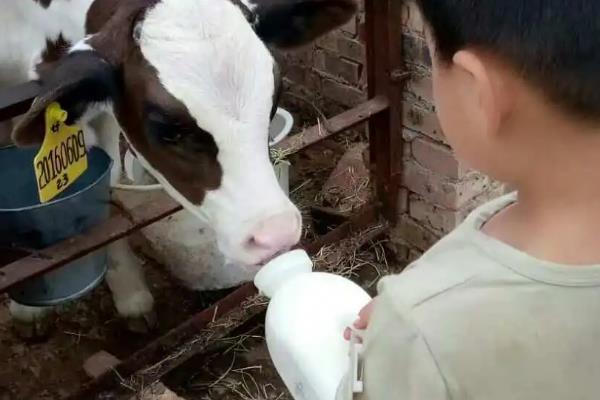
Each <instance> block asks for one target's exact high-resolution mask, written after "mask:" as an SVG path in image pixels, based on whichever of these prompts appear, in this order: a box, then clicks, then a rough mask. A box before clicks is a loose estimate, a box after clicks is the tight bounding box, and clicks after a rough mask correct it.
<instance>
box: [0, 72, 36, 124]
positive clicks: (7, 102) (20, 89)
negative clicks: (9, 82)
mask: <svg viewBox="0 0 600 400" xmlns="http://www.w3.org/2000/svg"><path fill="white" fill-rule="evenodd" d="M39 92H40V85H39V83H37V82H34V81H30V82H26V83H22V84H20V85H16V86H12V87H9V88H6V89H2V90H0V121H4V120H7V119H11V118H13V117H16V116H18V115H21V114H24V113H25V112H27V110H28V109H29V107H30V106H31V102H32V101H33V99H35V97H36V96H37V95H38V94H39Z"/></svg>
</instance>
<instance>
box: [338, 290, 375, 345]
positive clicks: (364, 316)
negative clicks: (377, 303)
mask: <svg viewBox="0 0 600 400" xmlns="http://www.w3.org/2000/svg"><path fill="white" fill-rule="evenodd" d="M372 310H373V300H371V301H370V302H369V304H367V305H366V306H364V307H363V309H362V310H360V312H359V313H358V319H357V320H356V321H354V324H352V325H353V326H354V328H356V329H360V330H363V329H367V326H368V325H369V320H370V319H371V312H372ZM351 332H352V331H351V330H350V328H346V330H345V331H344V339H346V340H350V334H351Z"/></svg>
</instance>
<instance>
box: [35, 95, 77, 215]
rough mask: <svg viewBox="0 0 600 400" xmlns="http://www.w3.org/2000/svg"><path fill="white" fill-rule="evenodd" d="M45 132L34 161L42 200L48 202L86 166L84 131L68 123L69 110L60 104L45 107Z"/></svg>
mask: <svg viewBox="0 0 600 400" xmlns="http://www.w3.org/2000/svg"><path fill="white" fill-rule="evenodd" d="M45 117H46V134H45V136H44V142H43V143H42V147H41V148H40V150H39V151H38V153H37V155H36V156H35V158H34V160H33V168H34V170H35V177H36V180H37V185H38V193H39V195H40V201H41V202H42V203H46V202H48V201H50V200H52V199H53V198H55V197H56V196H58V195H59V194H60V193H62V192H63V191H64V190H65V189H66V188H68V187H69V186H70V185H71V184H72V183H73V182H75V181H76V180H77V179H78V178H79V177H80V176H81V175H82V174H83V173H84V172H85V170H86V169H87V167H88V162H87V149H86V147H85V140H84V137H83V131H82V130H81V128H79V127H78V126H75V125H73V126H68V125H66V124H65V121H66V120H67V112H66V111H65V110H63V109H62V108H61V107H60V105H59V104H58V103H52V104H50V105H49V106H48V108H46V115H45Z"/></svg>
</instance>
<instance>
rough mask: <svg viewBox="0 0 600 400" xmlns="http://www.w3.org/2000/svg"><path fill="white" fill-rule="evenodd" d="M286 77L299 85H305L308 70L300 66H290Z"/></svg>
mask: <svg viewBox="0 0 600 400" xmlns="http://www.w3.org/2000/svg"><path fill="white" fill-rule="evenodd" d="M285 77H286V78H288V79H289V80H291V81H292V82H294V84H297V85H305V84H306V79H307V70H306V68H304V67H301V66H299V65H289V66H287V67H286V69H285Z"/></svg>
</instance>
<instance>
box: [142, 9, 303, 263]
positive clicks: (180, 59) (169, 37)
mask: <svg viewBox="0 0 600 400" xmlns="http://www.w3.org/2000/svg"><path fill="white" fill-rule="evenodd" d="M139 44H140V48H141V51H142V54H143V55H144V57H145V58H146V59H147V60H148V61H149V63H150V64H152V66H153V67H154V68H155V69H156V70H157V73H158V78H159V80H160V82H161V83H162V84H163V86H164V87H165V89H166V90H167V91H168V92H169V93H170V94H171V95H173V96H174V97H175V98H177V99H178V100H179V101H181V102H182V103H183V104H184V105H185V106H186V107H187V109H188V111H189V112H190V114H191V115H192V117H193V118H194V119H195V120H196V122H197V124H198V126H199V127H200V128H202V129H203V130H205V131H207V132H209V133H210V134H211V135H212V137H213V139H214V140H215V142H216V144H217V147H218V150H219V153H218V161H219V164H220V165H221V168H222V172H223V176H222V181H221V185H220V186H219V188H218V189H216V190H212V191H209V192H207V194H206V197H205V199H204V202H203V203H202V204H201V205H195V204H192V203H191V202H190V201H188V200H187V199H185V198H184V197H183V196H182V195H181V194H180V193H178V192H177V190H176V189H175V188H173V187H172V186H171V185H170V184H169V183H168V182H167V181H166V179H165V178H164V177H163V176H162V175H161V174H160V173H159V172H158V171H156V169H155V168H154V167H153V166H152V165H149V163H148V162H147V160H144V159H143V158H142V159H141V162H142V164H144V166H145V167H147V168H149V169H150V170H151V172H152V173H153V174H154V175H155V177H156V178H157V179H158V180H159V181H160V182H161V184H163V185H164V186H165V189H166V190H167V191H168V192H169V194H170V195H171V196H173V197H174V198H176V199H177V200H178V201H180V202H181V204H182V205H184V206H185V207H186V208H187V209H188V210H190V211H191V212H192V213H194V214H195V215H199V216H201V217H203V218H207V219H208V222H209V224H210V225H211V226H212V227H213V228H214V230H215V232H216V234H217V242H218V244H219V248H220V249H221V251H223V253H224V254H225V256H226V257H228V258H230V259H233V260H235V261H238V262H242V263H245V264H254V263H257V262H260V261H261V259H258V258H257V257H258V256H257V255H255V254H252V252H251V251H249V250H248V248H247V247H246V246H245V244H246V242H247V240H248V238H249V235H251V231H252V229H253V228H256V227H257V225H258V224H260V223H261V222H263V221H264V220H265V219H267V218H268V217H270V216H273V215H276V214H285V215H288V216H289V223H290V226H294V227H295V229H297V232H298V238H299V236H300V214H299V212H298V210H297V209H296V208H295V207H294V206H293V205H292V204H291V202H290V201H289V199H288V198H287V197H286V196H285V194H284V193H283V191H282V190H281V188H280V186H279V184H278V182H277V179H276V176H275V173H274V171H273V167H272V165H271V164H270V162H269V157H268V152H267V146H268V127H269V118H268V117H269V114H270V111H271V108H272V106H273V92H274V86H275V82H274V75H273V67H274V60H273V57H272V56H271V54H270V53H269V51H268V49H267V48H266V46H265V45H264V44H263V42H262V41H261V40H260V39H259V38H258V37H257V36H256V34H255V32H254V31H253V30H252V28H251V26H250V25H249V24H248V22H247V21H246V19H245V17H244V15H243V14H242V12H241V11H240V9H239V8H238V7H236V6H235V5H233V4H231V3H230V2H228V1H215V0H179V1H177V2H174V1H170V2H161V3H158V4H157V5H156V6H155V7H153V8H152V9H151V10H149V11H148V13H147V14H146V16H145V19H144V22H143V24H142V28H141V32H140V39H139Z"/></svg>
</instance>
